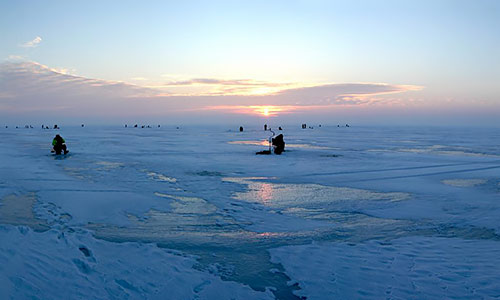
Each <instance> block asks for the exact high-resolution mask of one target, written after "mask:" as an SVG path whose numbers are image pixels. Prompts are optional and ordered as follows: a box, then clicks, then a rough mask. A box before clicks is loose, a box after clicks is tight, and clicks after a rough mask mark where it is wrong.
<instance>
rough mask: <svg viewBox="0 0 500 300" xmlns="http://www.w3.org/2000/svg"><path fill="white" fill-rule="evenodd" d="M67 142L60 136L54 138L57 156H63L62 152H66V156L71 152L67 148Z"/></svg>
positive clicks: (53, 143) (53, 144)
mask: <svg viewBox="0 0 500 300" xmlns="http://www.w3.org/2000/svg"><path fill="white" fill-rule="evenodd" d="M65 143H66V141H65V140H64V139H63V138H62V137H61V136H60V135H58V134H56V136H55V137H54V139H53V140H52V146H53V149H54V152H55V153H56V154H61V152H62V151H64V154H67V153H68V152H69V151H68V149H67V148H66V144H65Z"/></svg>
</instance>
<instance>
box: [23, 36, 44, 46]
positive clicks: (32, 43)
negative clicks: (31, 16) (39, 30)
mask: <svg viewBox="0 0 500 300" xmlns="http://www.w3.org/2000/svg"><path fill="white" fill-rule="evenodd" d="M41 41H42V38H41V37H39V36H37V37H36V38H34V39H33V40H31V41H28V42H26V43H23V44H21V47H24V48H35V47H38V45H39V44H40V42H41Z"/></svg>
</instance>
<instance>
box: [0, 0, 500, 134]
mask: <svg viewBox="0 0 500 300" xmlns="http://www.w3.org/2000/svg"><path fill="white" fill-rule="evenodd" d="M498 28H500V1H495V0H478V1H460V0H453V1H451V0H450V1H447V0H434V1H426V0H423V1H406V0H403V1H401V0H398V1H391V0H384V1H368V0H366V1H360V0H358V1H347V0H346V1H334V0H332V1H319V0H309V1H306V0H303V1H293V0H289V1H50V0H49V1H23V0H19V1H8V0H0V40H1V42H0V120H2V119H3V120H5V121H4V123H6V122H30V121H34V122H35V121H36V122H39V121H43V120H47V121H49V120H57V121H59V122H71V121H74V122H76V120H78V122H84V121H86V120H88V122H126V121H131V122H133V121H134V120H137V121H144V122H146V121H155V122H166V123H168V122H169V121H171V122H174V123H180V122H186V123H189V122H198V123H205V122H206V123H213V122H216V123H217V122H233V123H234V122H240V121H241V122H243V121H244V122H263V121H266V120H269V121H270V122H271V121H273V122H303V121H308V122H322V123H332V124H336V123H346V122H347V123H354V124H356V123H358V124H388V125H391V124H406V123H408V124H422V123H424V124H428V123H429V124H481V125H495V124H498V123H499V121H497V120H500V84H499V82H500V34H499V31H498ZM0 123H1V121H0ZM0 125H1V124H0Z"/></svg>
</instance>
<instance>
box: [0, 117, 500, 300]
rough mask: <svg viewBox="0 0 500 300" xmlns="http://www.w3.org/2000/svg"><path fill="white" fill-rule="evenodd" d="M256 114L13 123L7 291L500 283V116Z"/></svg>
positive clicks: (477, 291) (79, 294)
mask: <svg viewBox="0 0 500 300" xmlns="http://www.w3.org/2000/svg"><path fill="white" fill-rule="evenodd" d="M277 125H281V124H277ZM20 127H23V126H20ZM244 127H245V131H244V132H239V131H238V128H239V125H237V126H233V127H232V128H229V127H226V128H223V127H214V126H212V127H182V126H181V127H180V128H179V129H177V128H176V127H168V126H162V127H161V128H157V127H156V126H153V128H144V129H141V128H131V127H130V126H129V127H128V128H123V127H120V126H115V127H113V126H109V127H97V126H85V127H84V128H81V127H64V126H63V127H62V129H61V130H58V131H57V133H60V134H61V135H62V136H63V137H64V138H65V139H66V141H67V144H68V148H69V150H70V151H71V152H70V155H68V156H53V155H51V154H50V152H49V150H50V142H51V140H52V137H53V136H54V135H55V134H56V131H54V130H42V129H40V128H37V129H24V128H22V129H15V128H13V126H9V128H2V129H0V143H1V145H0V164H1V168H0V265H1V267H0V277H2V279H1V281H0V298H16V299H26V298H37V297H38V298H40V299H46V298H64V299H66V298H85V299H87V298H112V299H122V298H127V297H128V298H132V299H143V298H152V299H155V298H163V299H165V298H170V299H233V298H234V299H268V298H278V299H297V297H298V296H302V297H307V298H310V299H332V298H334V299H358V298H366V299H368V298H377V299H379V298H388V299H398V298H400V299H401V298H402V299H411V298H414V299H443V298H455V299H471V298H493V299H494V298H498V297H499V296H500V288H499V287H498V286H497V285H495V283H496V282H499V280H498V279H499V274H500V271H497V269H496V268H494V267H492V266H494V265H498V257H499V256H498V252H499V249H500V223H499V222H498V216H500V184H499V183H500V147H499V145H498V141H499V137H500V134H499V133H498V130H494V129H464V128H425V127H418V128H410V127H408V128H389V127H377V128H369V127H360V128H357V127H355V126H354V127H350V128H342V127H340V128H337V127H336V126H335V127H329V126H322V127H317V126H315V127H314V128H315V129H305V130H302V129H300V128H299V126H293V127H292V126H284V130H283V134H284V137H285V142H286V143H287V146H286V150H287V151H285V152H284V153H283V154H282V155H281V156H277V155H269V156H261V155H255V152H256V151H261V150H265V149H267V146H268V144H267V141H268V137H269V135H270V133H269V132H264V131H263V130H262V129H261V128H252V127H251V126H244ZM272 127H273V128H274V127H277V126H272ZM2 224H3V225H2ZM80 248H82V249H83V250H82V249H80ZM354 283H355V284H354ZM165 295H167V296H165Z"/></svg>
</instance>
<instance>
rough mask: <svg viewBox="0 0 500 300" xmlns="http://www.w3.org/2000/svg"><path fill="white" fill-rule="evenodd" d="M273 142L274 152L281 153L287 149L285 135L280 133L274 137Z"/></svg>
mask: <svg viewBox="0 0 500 300" xmlns="http://www.w3.org/2000/svg"><path fill="white" fill-rule="evenodd" d="M272 144H273V148H274V154H281V153H282V152H283V151H285V141H284V140H283V135H282V134H279V135H277V136H276V137H274V138H272Z"/></svg>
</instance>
